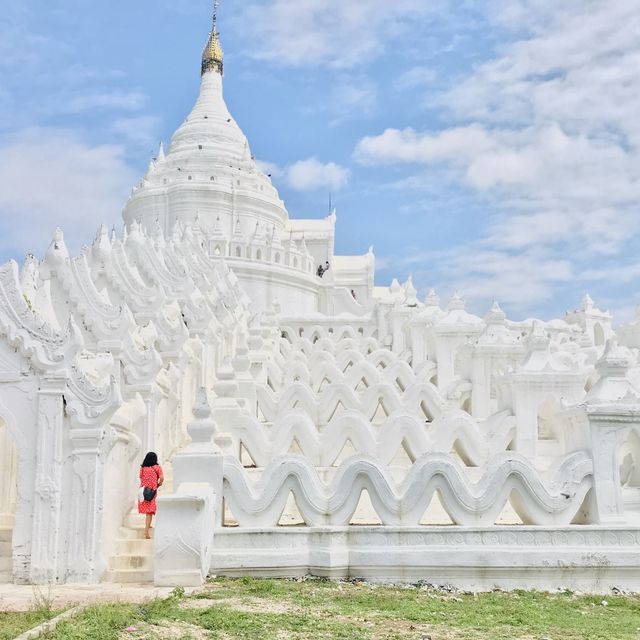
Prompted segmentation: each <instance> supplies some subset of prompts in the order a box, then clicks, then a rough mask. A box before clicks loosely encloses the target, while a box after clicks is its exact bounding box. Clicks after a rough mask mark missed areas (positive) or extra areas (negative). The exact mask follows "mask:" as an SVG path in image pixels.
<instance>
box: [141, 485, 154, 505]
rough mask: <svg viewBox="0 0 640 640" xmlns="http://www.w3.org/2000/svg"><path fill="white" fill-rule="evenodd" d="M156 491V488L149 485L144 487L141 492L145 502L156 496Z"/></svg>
mask: <svg viewBox="0 0 640 640" xmlns="http://www.w3.org/2000/svg"><path fill="white" fill-rule="evenodd" d="M156 493H158V491H157V489H149V487H145V488H144V491H143V492H142V495H143V496H144V499H145V502H151V501H152V500H153V499H154V498H155V497H156Z"/></svg>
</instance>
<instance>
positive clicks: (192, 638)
mask: <svg viewBox="0 0 640 640" xmlns="http://www.w3.org/2000/svg"><path fill="white" fill-rule="evenodd" d="M176 638H180V639H182V638H189V640H209V639H210V638H211V635H210V634H209V633H208V632H207V631H205V630H204V629H202V628H201V627H196V626H195V625H193V624H188V623H186V622H163V623H158V624H147V623H144V622H143V623H140V624H137V625H135V630H131V631H123V632H121V633H120V635H119V636H118V640H176Z"/></svg>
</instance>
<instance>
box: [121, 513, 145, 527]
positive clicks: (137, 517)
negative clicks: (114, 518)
mask: <svg viewBox="0 0 640 640" xmlns="http://www.w3.org/2000/svg"><path fill="white" fill-rule="evenodd" d="M144 522H145V517H144V516H143V515H142V514H141V513H129V514H127V515H126V516H125V518H124V526H125V527H144Z"/></svg>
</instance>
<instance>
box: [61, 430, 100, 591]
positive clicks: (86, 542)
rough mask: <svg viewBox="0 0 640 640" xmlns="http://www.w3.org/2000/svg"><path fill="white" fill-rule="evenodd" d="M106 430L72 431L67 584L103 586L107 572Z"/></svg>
mask: <svg viewBox="0 0 640 640" xmlns="http://www.w3.org/2000/svg"><path fill="white" fill-rule="evenodd" d="M104 435H105V433H104V430H103V429H102V428H94V429H71V432H70V438H71V443H72V448H73V449H72V454H71V460H72V464H71V469H72V472H73V475H72V482H71V500H70V505H69V521H68V527H67V530H66V533H67V562H66V564H67V567H68V569H67V573H66V581H67V582H88V583H95V582H99V581H100V579H101V577H102V575H103V574H104V572H105V570H106V558H105V557H104V554H103V551H102V549H103V545H102V529H103V527H102V518H103V514H104V510H103V497H104V458H105V455H106V454H105V452H104V451H103V447H104Z"/></svg>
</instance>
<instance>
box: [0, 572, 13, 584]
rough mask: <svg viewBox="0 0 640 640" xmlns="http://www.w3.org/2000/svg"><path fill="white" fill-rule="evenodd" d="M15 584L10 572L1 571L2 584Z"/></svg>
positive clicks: (0, 580)
mask: <svg viewBox="0 0 640 640" xmlns="http://www.w3.org/2000/svg"><path fill="white" fill-rule="evenodd" d="M9 582H13V575H12V574H11V572H10V571H0V584H7V583H9Z"/></svg>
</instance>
